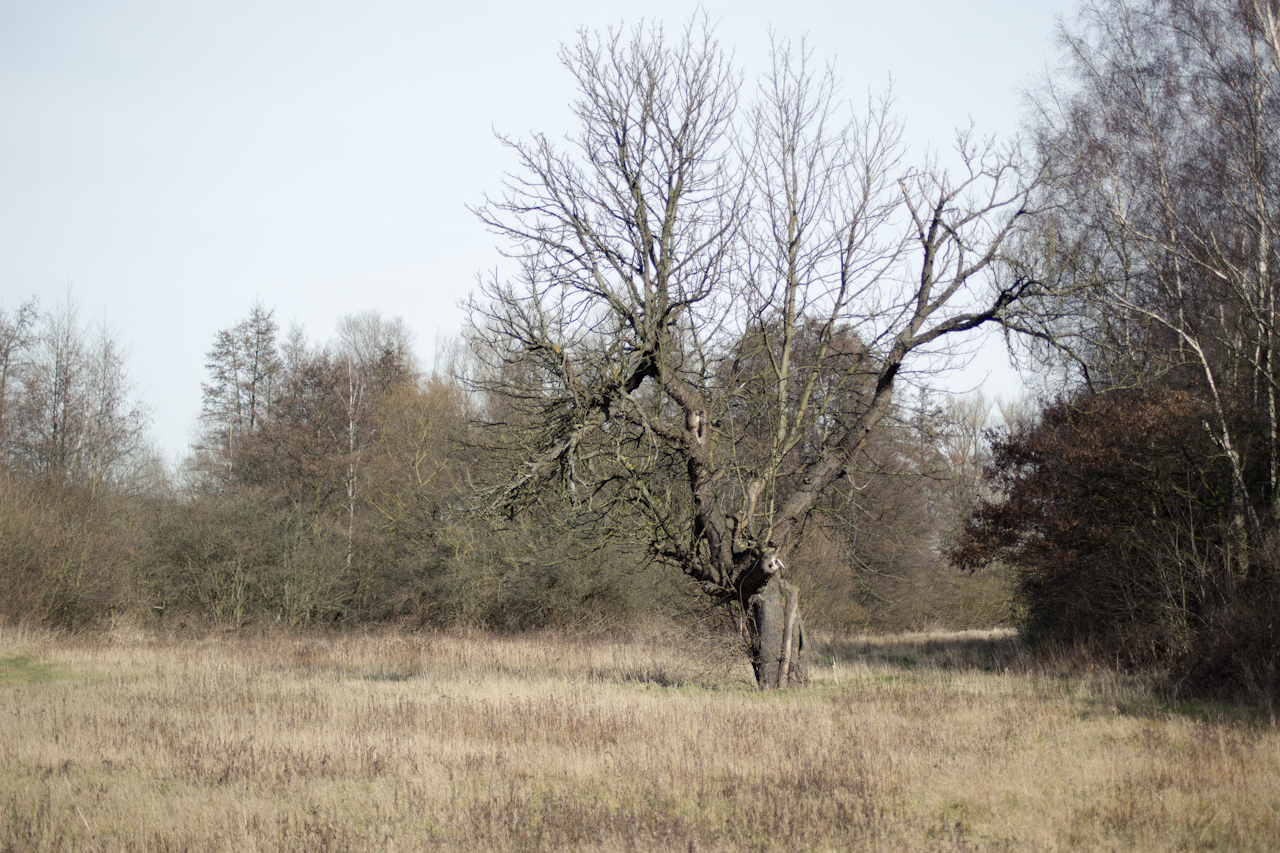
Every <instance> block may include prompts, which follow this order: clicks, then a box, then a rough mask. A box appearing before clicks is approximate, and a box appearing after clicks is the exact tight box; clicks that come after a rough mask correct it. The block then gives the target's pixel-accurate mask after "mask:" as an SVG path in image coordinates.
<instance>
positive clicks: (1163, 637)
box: [950, 387, 1280, 695]
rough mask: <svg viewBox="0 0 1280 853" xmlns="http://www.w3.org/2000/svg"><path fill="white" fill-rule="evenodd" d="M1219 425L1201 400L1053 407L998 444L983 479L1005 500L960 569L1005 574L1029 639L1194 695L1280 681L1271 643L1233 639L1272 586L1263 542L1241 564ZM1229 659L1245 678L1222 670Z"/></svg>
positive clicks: (1167, 395) (965, 543)
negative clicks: (1119, 664)
mask: <svg viewBox="0 0 1280 853" xmlns="http://www.w3.org/2000/svg"><path fill="white" fill-rule="evenodd" d="M1247 411H1248V410H1247V409H1243V408H1239V409H1235V410H1233V412H1232V413H1231V415H1230V416H1231V418H1232V420H1233V422H1234V423H1233V426H1235V427H1236V428H1237V429H1238V432H1239V434H1254V435H1256V434H1257V430H1256V425H1251V424H1249V423H1248V415H1247ZM1209 412H1210V408H1209V404H1208V403H1207V402H1206V401H1205V400H1204V399H1202V398H1200V397H1197V396H1196V395H1194V394H1191V393H1189V392H1186V391H1182V390H1174V389H1168V388H1161V387H1151V388H1147V389H1143V390H1113V391H1110V392H1108V393H1105V394H1098V395H1081V396H1080V397H1078V398H1075V399H1071V400H1066V399H1060V400H1058V401H1057V402H1056V403H1054V404H1052V405H1050V406H1047V407H1046V408H1045V409H1044V410H1043V411H1042V412H1041V413H1040V417H1039V419H1038V420H1037V421H1036V422H1035V423H1034V424H1032V425H1030V426H1028V427H1026V428H1024V429H1022V430H1019V431H1015V432H1014V433H1012V434H1010V435H1007V436H1004V437H1001V438H999V439H998V440H996V441H995V443H994V458H993V462H992V464H991V466H990V468H989V470H988V472H987V476H988V478H989V479H990V480H991V481H992V482H993V483H994V485H995V486H996V491H997V497H994V498H991V499H986V500H982V501H980V502H979V505H978V507H977V508H976V510H975V511H974V513H973V515H972V516H971V517H970V518H969V520H968V522H967V524H966V526H965V528H964V530H963V532H962V534H961V536H960V537H959V539H958V540H957V542H956V543H955V545H954V547H953V548H952V550H951V554H950V556H951V559H952V561H953V562H954V563H955V564H956V565H958V566H960V567H962V568H966V569H970V570H973V569H977V568H978V567H980V566H982V565H985V564H987V563H990V562H992V561H997V560H999V561H1003V562H1004V563H1006V564H1008V565H1009V566H1010V567H1011V568H1012V570H1013V572H1014V574H1015V577H1016V601H1017V604H1018V606H1019V607H1020V608H1021V618H1022V620H1023V625H1024V628H1025V629H1027V631H1028V633H1029V635H1030V636H1031V637H1032V638H1033V639H1037V640H1040V641H1044V642H1049V643H1059V642H1069V643H1085V644H1089V645H1091V646H1092V647H1093V648H1094V649H1095V650H1096V651H1097V652H1099V653H1101V654H1102V655H1103V656H1105V657H1107V658H1109V659H1118V660H1121V661H1125V662H1128V663H1130V664H1134V665H1140V666H1146V667H1155V668H1157V669H1162V670H1164V671H1166V672H1168V673H1169V674H1170V675H1171V677H1172V678H1173V679H1174V680H1175V683H1178V684H1182V685H1184V686H1188V687H1196V688H1198V689H1205V688H1207V687H1209V686H1212V687H1213V688H1214V689H1215V690H1228V691H1235V692H1236V693H1239V692H1240V690H1241V689H1242V688H1245V687H1246V686H1247V685H1246V684H1245V681H1246V680H1247V679H1246V677H1245V674H1246V672H1247V673H1252V674H1251V675H1248V678H1255V676H1256V674H1257V673H1259V672H1266V671H1271V672H1273V673H1274V669H1275V662H1276V659H1277V657H1276V655H1277V652H1278V651H1280V646H1277V643H1276V639H1275V637H1274V636H1271V635H1268V634H1267V631H1265V630H1257V626H1256V625H1255V626H1254V628H1253V629H1250V630H1248V631H1244V630H1239V631H1238V630H1237V629H1240V628H1241V626H1244V627H1248V626H1249V625H1253V624H1254V622H1256V617H1257V616H1258V615H1259V614H1258V612H1257V606H1256V604H1257V602H1258V601H1260V600H1269V599H1272V598H1274V597H1275V586H1276V584H1275V577H1274V573H1273V570H1272V568H1271V561H1270V560H1268V559H1267V555H1266V553H1265V551H1264V548H1263V545H1264V543H1259V542H1255V543H1253V544H1252V546H1251V553H1250V555H1248V557H1247V559H1245V560H1244V561H1240V560H1237V559H1236V558H1235V555H1233V553H1232V550H1233V548H1234V547H1235V542H1236V540H1235V538H1234V536H1233V535H1232V529H1233V517H1234V516H1235V514H1236V513H1237V511H1238V508H1237V507H1235V506H1234V505H1233V502H1232V496H1233V494H1234V490H1233V488H1232V476H1233V475H1232V471H1231V466H1230V463H1229V462H1228V460H1226V459H1225V458H1224V452H1223V451H1222V449H1221V448H1220V446H1219V445H1218V444H1217V443H1216V442H1215V441H1214V438H1213V435H1212V433H1211V432H1210V430H1209V429H1208V428H1207V427H1206V421H1207V420H1208V418H1209V417H1210V415H1209ZM1251 427H1253V428H1251ZM1259 455H1261V454H1259V453H1253V454H1245V460H1246V463H1248V461H1249V460H1250V459H1253V458H1256V457H1257V456H1259ZM1264 461H1265V457H1264ZM1246 470H1247V471H1249V470H1252V469H1251V468H1248V467H1247V468H1246ZM1254 476H1262V475H1261V474H1257V475H1254ZM1242 562H1243V563H1244V564H1245V565H1247V566H1248V567H1249V568H1248V571H1247V573H1246V574H1244V575H1241V574H1240V572H1239V570H1238V567H1239V565H1241V563H1242ZM1224 648H1231V649H1233V650H1234V651H1233V654H1236V655H1237V656H1238V658H1237V661H1238V665H1236V666H1234V667H1230V668H1222V667H1221V662H1222V660H1223V657H1224V655H1223V654H1222V653H1221V650H1222V649H1224ZM1210 660H1213V661H1217V662H1218V664H1215V667H1214V669H1215V671H1214V673H1213V675H1212V677H1207V675H1208V673H1207V671H1206V668H1205V664H1206V663H1207V662H1208V661H1210ZM1210 682H1212V685H1211V684H1210ZM1273 682H1274V677H1273ZM1274 687H1275V685H1274V683H1273V685H1272V687H1271V688H1270V689H1271V690H1272V691H1273V695H1274Z"/></svg>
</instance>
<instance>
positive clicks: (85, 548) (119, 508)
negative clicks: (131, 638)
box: [0, 475, 143, 628]
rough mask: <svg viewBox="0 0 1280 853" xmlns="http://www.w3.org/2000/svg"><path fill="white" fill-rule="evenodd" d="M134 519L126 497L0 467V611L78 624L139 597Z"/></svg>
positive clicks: (38, 621)
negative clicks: (4, 471) (11, 472)
mask: <svg viewBox="0 0 1280 853" xmlns="http://www.w3.org/2000/svg"><path fill="white" fill-rule="evenodd" d="M135 522H136V518H134V517H133V516H132V513H131V512H130V506H129V504H128V502H127V501H124V500H122V499H119V498H103V497H98V498H94V497H93V496H92V495H90V494H89V493H88V492H87V491H86V490H84V489H82V488H79V487H77V486H74V485H67V484H61V483H51V482H49V481H47V480H44V479H39V478H33V479H26V478H21V477H15V476H11V475H0V589H2V590H3V594H0V618H4V619H7V620H12V621H14V622H33V623H36V624H41V625H48V626H52V627H58V628H77V627H80V626H83V625H87V624H92V623H96V622H99V621H100V620H103V619H105V618H109V617H110V616H111V615H112V614H114V613H118V612H120V611H121V610H122V609H125V608H128V607H130V606H132V605H133V604H135V603H136V601H137V597H136V590H135V581H136V571H137V566H138V563H139V559H138V558H139V547H140V545H141V543H142V541H143V537H142V534H141V532H140V531H139V530H138V528H137V527H136V526H135Z"/></svg>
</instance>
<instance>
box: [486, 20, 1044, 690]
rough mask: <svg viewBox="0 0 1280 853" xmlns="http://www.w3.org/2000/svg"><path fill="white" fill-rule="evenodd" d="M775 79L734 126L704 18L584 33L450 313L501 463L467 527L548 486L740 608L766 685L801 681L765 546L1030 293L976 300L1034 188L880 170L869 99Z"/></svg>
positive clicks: (783, 54) (802, 58)
mask: <svg viewBox="0 0 1280 853" xmlns="http://www.w3.org/2000/svg"><path fill="white" fill-rule="evenodd" d="M772 59H773V62H772V68H771V71H770V72H769V73H767V74H766V75H765V76H764V78H763V79H762V80H761V82H760V85H759V90H758V93H757V96H756V98H755V99H754V101H753V102H752V104H751V105H749V106H748V107H746V108H740V105H739V94H740V77H739V75H738V73H737V72H736V71H735V70H734V68H733V66H732V63H731V62H730V59H729V58H728V57H727V56H726V55H725V54H724V52H723V51H722V50H721V49H720V47H719V46H718V45H717V43H716V42H715V39H714V38H713V36H712V33H711V31H710V28H709V26H708V25H707V23H706V21H705V18H704V19H694V20H693V21H691V22H690V23H689V24H688V25H687V26H686V27H685V28H684V29H683V31H682V32H681V33H680V35H679V36H678V38H676V39H675V40H673V41H669V40H668V38H667V36H666V34H665V33H664V31H663V29H662V28H661V27H660V26H656V25H650V26H641V27H638V28H636V29H634V30H632V31H631V32H629V33H622V32H613V31H610V32H609V33H607V34H605V35H597V34H592V33H588V32H585V31H584V32H583V33H581V37H580V39H579V40H578V42H577V43H576V44H574V45H572V46H568V47H566V48H564V49H563V50H562V52H561V61H562V63H563V65H564V66H565V68H566V69H568V71H569V72H570V73H571V74H572V75H573V77H574V79H575V81H576V83H577V86H578V98H577V100H576V101H575V103H574V111H575V113H576V115H577V117H578V119H579V121H580V128H579V132H578V135H577V136H575V137H574V138H573V139H571V140H570V144H569V148H568V150H567V151H562V150H560V149H559V148H558V147H557V146H555V145H554V144H553V143H552V142H551V141H550V140H549V139H548V138H547V137H545V136H535V137H533V138H532V139H531V140H529V141H519V140H511V139H505V140H504V142H505V143H506V144H507V145H508V147H509V148H510V150H511V151H512V153H513V154H514V155H515V156H516V158H517V160H518V161H519V171H518V172H517V173H516V174H514V175H513V176H512V177H511V178H510V179H509V180H508V182H507V191H506V193H505V194H504V195H503V196H502V197H500V198H496V199H489V200H488V201H487V202H486V203H485V204H484V205H483V206H481V207H480V208H479V209H478V210H477V214H478V215H479V217H480V218H481V219H482V221H484V222H485V223H486V224H487V225H488V226H489V227H490V228H491V229H492V230H493V231H494V232H495V233H497V234H499V235H501V236H502V237H503V238H504V240H505V241H506V243H507V245H508V246H509V248H508V250H507V257H508V258H510V259H511V260H512V261H514V262H515V263H516V264H518V266H519V271H518V272H517V273H516V274H515V275H513V276H512V277H511V278H502V277H499V276H497V275H495V276H494V277H493V278H492V279H490V280H488V281H485V282H483V283H482V288H481V293H480V294H478V295H477V296H476V297H475V298H474V299H473V302H472V305H471V309H472V315H473V317H474V318H475V320H474V323H475V325H474V329H473V340H474V342H475V345H476V347H477V351H478V354H479V356H480V358H481V360H482V361H483V362H484V363H485V364H486V365H487V373H486V374H485V379H484V382H483V384H484V386H485V388H486V389H487V390H489V391H490V392H492V393H493V394H494V399H495V401H496V402H495V403H494V404H493V406H492V408H491V411H490V414H489V417H490V418H491V419H492V420H494V421H501V422H502V423H503V426H504V429H505V430H506V432H505V435H506V436H508V440H509V444H508V449H509V450H510V451H511V452H512V453H513V456H514V458H516V459H517V460H519V461H518V463H517V464H518V468H517V469H516V474H515V475H514V476H513V477H512V478H511V479H510V480H507V481H504V482H503V483H501V484H498V485H497V486H496V487H495V488H494V490H493V492H492V493H491V496H490V506H492V507H494V508H502V509H504V510H506V511H508V512H518V511H520V510H521V509H524V508H526V507H528V506H530V505H532V504H534V503H536V502H539V501H543V500H547V496H548V487H549V486H550V485H551V484H552V483H555V482H558V483H559V485H560V487H561V488H560V490H559V492H560V493H561V494H563V495H564V496H565V498H566V499H567V500H568V501H570V502H571V503H572V504H573V505H574V506H575V507H576V508H577V518H578V519H580V520H581V521H582V522H583V523H590V524H597V525H605V527H604V528H602V529H606V530H608V531H610V532H613V533H617V534H619V535H621V534H623V533H626V534H628V535H631V536H633V537H635V538H636V539H637V540H639V541H640V542H641V543H643V544H644V546H645V547H646V548H647V549H648V553H649V555H650V557H651V558H652V559H654V560H655V561H657V562H660V563H665V564H668V565H672V566H675V567H677V568H678V569H680V570H681V571H682V572H684V573H685V575H687V576H688V577H689V578H690V579H691V580H692V581H694V582H695V583H696V585H697V587H698V588H699V589H700V590H701V591H702V592H704V593H705V594H706V595H707V596H709V597H710V598H711V599H713V600H715V601H718V602H725V603H732V604H733V605H735V606H736V607H737V608H739V611H740V612H741V613H742V614H743V615H744V627H745V629H746V631H747V634H748V636H749V638H750V645H751V649H752V656H753V663H754V665H755V670H756V677H757V681H758V683H759V684H760V685H761V686H762V687H777V686H785V685H787V684H788V683H794V681H795V680H796V679H798V678H800V677H802V676H801V673H802V669H801V668H800V666H799V664H800V659H801V651H802V645H803V632H802V629H801V619H800V617H799V614H798V606H797V593H796V590H795V587H794V586H793V585H791V584H789V583H787V582H786V581H784V580H783V578H782V573H783V569H784V567H785V560H786V557H787V552H788V548H789V547H790V546H791V544H792V543H793V540H794V539H795V537H796V535H797V534H798V532H799V531H800V529H801V528H802V526H803V525H804V523H805V520H806V519H807V518H808V517H809V515H810V513H811V512H812V511H813V509H814V507H815V505H816V503H817V501H818V499H819V498H820V497H821V496H822V495H823V494H824V493H826V492H827V491H828V490H829V489H831V488H832V487H833V485H834V484H836V483H837V482H839V481H840V480H842V478H845V477H847V476H848V475H849V472H850V471H851V468H852V466H853V465H854V464H855V461H856V457H857V455H858V454H859V452H860V450H861V449H862V448H863V447H864V445H865V443H866V442H867V441H868V439H869V438H870V437H871V436H873V435H874V434H875V432H876V430H877V429H878V427H879V426H880V424H881V422H882V421H883V420H884V418H885V417H886V416H887V415H888V414H889V413H890V412H891V410H892V408H893V401H894V392H895V389H896V388H897V387H898V383H899V381H900V376H901V374H902V372H903V368H904V366H905V365H906V364H907V362H908V360H909V358H910V357H912V356H915V355H916V354H918V353H924V352H933V353H943V354H945V347H946V344H947V342H948V341H952V340H954V339H956V337H957V336H959V335H961V334H963V333H965V332H967V331H969V330H972V329H975V328H977V327H978V326H980V325H982V324H984V323H988V322H994V321H998V320H999V319H1000V318H1001V317H1002V316H1003V314H1004V313H1005V312H1006V311H1007V310H1008V309H1010V308H1011V307H1012V306H1014V305H1015V304H1016V303H1017V302H1018V301H1019V300H1021V299H1022V298H1023V297H1024V296H1025V295H1026V294H1028V293H1029V292H1030V291H1031V289H1032V287H1033V282H1031V281H1030V280H1029V279H1026V278H1023V277H1018V276H1016V275H1014V276H1008V277H1006V278H1005V279H1003V280H1002V281H1000V282H998V283H997V278H996V276H995V275H994V273H995V271H996V267H997V266H998V265H999V263H1000V260H1001V255H1000V252H1001V248H1002V247H1003V246H1004V244H1005V243H1006V241H1007V240H1008V239H1009V238H1010V236H1011V235H1012V234H1013V233H1014V229H1015V228H1016V227H1017V224H1018V223H1019V221H1020V218H1021V217H1020V215H1021V214H1022V213H1023V211H1024V205H1025V204H1026V198H1027V193H1028V191H1029V189H1030V188H1031V186H1032V183H1033V179H1032V178H1031V177H1029V176H1027V175H1025V174H1024V173H1023V172H1022V170H1021V169H1020V167H1019V164H1018V161H1017V158H1016V156H1015V152H1014V151H1013V150H1012V149H999V148H997V147H996V146H995V145H994V144H992V143H983V142H979V141H978V140H975V139H974V138H973V137H972V136H970V135H968V134H961V135H960V137H959V145H958V152H957V153H958V158H959V162H960V164H961V165H960V169H959V171H958V172H957V173H956V174H954V175H953V174H950V173H947V172H945V171H943V170H941V169H938V168H936V167H933V166H930V167H927V168H921V169H904V168H903V167H902V166H901V162H900V161H901V156H902V155H901V145H900V141H899V133H898V125H897V123H896V121H895V120H894V119H893V118H892V115H891V110H890V106H891V104H890V98H889V97H888V96H885V97H883V98H881V99H878V100H872V101H871V102H870V103H868V104H867V107H866V111H865V113H864V114H862V115H860V116H858V115H853V114H852V113H851V110H850V109H849V107H848V106H847V105H846V104H844V103H843V102H842V101H841V100H840V99H839V98H838V97H837V85H836V81H835V79H834V76H833V75H832V73H831V72H830V71H829V70H828V71H826V72H818V71H815V70H814V69H813V67H812V66H813V62H812V58H811V56H810V55H809V51H808V50H807V49H806V48H804V47H803V46H801V47H800V48H799V49H798V50H796V51H793V50H792V49H791V47H790V46H789V45H788V44H786V43H776V44H775V45H774V48H773V51H772ZM735 122H740V124H735Z"/></svg>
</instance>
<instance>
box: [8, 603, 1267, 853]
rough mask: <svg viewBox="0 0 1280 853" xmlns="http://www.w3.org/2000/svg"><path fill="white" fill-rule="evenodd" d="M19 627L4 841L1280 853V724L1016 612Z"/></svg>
mask: <svg viewBox="0 0 1280 853" xmlns="http://www.w3.org/2000/svg"><path fill="white" fill-rule="evenodd" d="M811 675H812V683H811V685H810V686H809V687H807V688H804V689H795V690H784V691H778V692H776V693H768V694H766V693H760V692H758V691H756V690H755V689H754V687H753V686H752V683H751V679H750V673H749V670H748V668H747V667H746V665H745V663H744V662H743V661H742V660H741V659H740V658H738V657H737V656H736V655H735V654H734V653H733V650H732V649H730V648H727V647H725V646H724V645H723V644H722V643H718V642H716V641H715V640H713V639H711V638H707V637H691V636H689V635H687V634H683V633H681V632H678V631H674V630H672V629H665V630H658V629H654V630H652V631H648V632H638V633H635V634H632V635H629V636H625V637H618V636H575V635H554V634H539V635H521V636H495V635H487V634H472V635H467V634H418V633H407V632H399V631H391V630H387V631H380V632H369V633H350V634H332V635H321V634H289V633H273V632H265V633H261V634H256V635H254V636H244V635H212V636H206V637H200V638H186V639H178V638H157V637H155V636H150V635H147V634H145V633H142V632H139V631H136V630H131V629H118V630H116V631H113V632H110V633H107V634H104V635H101V636H96V637H67V636H58V635H54V634H48V633H43V632H37V631H27V630H20V629H14V628H8V629H4V628H0V851H55V850H66V851H99V850H101V851H114V850H135V851H186V850H193V851H194V850H198V851H221V850H227V851H231V850H234V851H282V850H299V851H302V850H306V851H315V850H468V851H470V850H498V851H508V850H510V851H515V850H522V851H523V850H584V851H615V850H617V851H623V850H637V851H644V850H675V851H737V850H758V851H771V850H778V851H781V850H788V851H792V850H870V851H952V850H955V851H988V850H1041V851H1048V850H1142V851H1146V850H1170V851H1172V850H1214V851H1227V850H1256V851H1272V850H1276V849H1280V730H1278V729H1277V728H1276V726H1275V724H1274V721H1273V720H1272V719H1271V718H1270V717H1268V716H1265V715H1262V716H1257V715H1253V714H1249V713H1244V712H1239V711H1235V710H1233V709H1231V708H1226V707H1221V708H1219V707H1208V706H1203V705H1194V706H1192V705H1188V706H1180V705H1171V704H1169V703H1168V702H1166V701H1163V700H1161V699H1160V698H1159V697H1158V696H1157V695H1155V694H1153V693H1152V692H1151V691H1150V690H1148V689H1147V688H1146V687H1144V686H1143V685H1142V684H1141V683H1137V682H1132V681H1129V680H1127V679H1125V678H1123V677H1121V676H1118V675H1116V674H1114V673H1110V672H1105V671H1096V672H1092V673H1090V672H1080V671H1078V670H1065V669H1064V670H1061V671H1058V670H1055V668H1053V667H1052V666H1050V667H1048V668H1046V667H1045V666H1044V665H1043V664H1042V663H1039V662H1036V661H1033V660H1032V659H1031V658H1030V657H1029V656H1028V655H1027V654H1026V653H1025V652H1024V651H1023V650H1022V649H1021V647H1020V646H1019V643H1018V641H1017V639H1016V638H1015V637H1013V636H1011V635H1009V634H1007V633H964V634H930V635H926V634H917V635H900V636H893V637H853V638H843V639H835V638H829V639H827V641H826V642H824V643H821V644H818V647H817V648H816V650H815V654H814V655H813V657H812V659H811Z"/></svg>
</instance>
